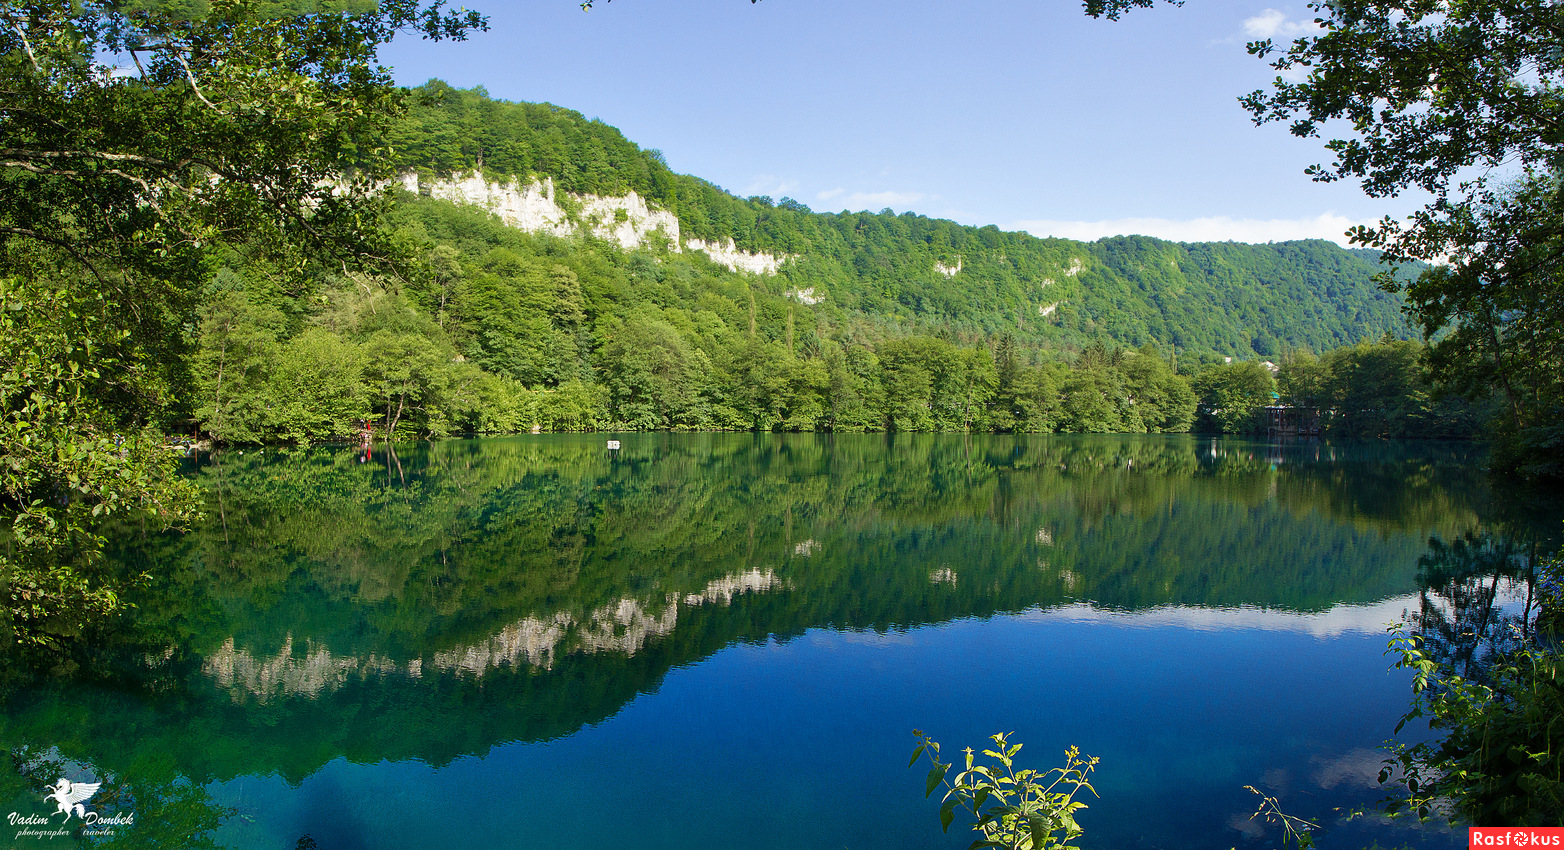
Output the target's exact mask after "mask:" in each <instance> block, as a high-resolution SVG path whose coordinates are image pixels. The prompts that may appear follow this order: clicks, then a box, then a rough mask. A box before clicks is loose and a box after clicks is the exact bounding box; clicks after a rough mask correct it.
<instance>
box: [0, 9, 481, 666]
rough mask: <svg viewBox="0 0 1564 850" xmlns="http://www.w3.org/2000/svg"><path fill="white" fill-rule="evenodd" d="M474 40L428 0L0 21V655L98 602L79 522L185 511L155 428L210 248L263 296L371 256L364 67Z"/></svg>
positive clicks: (92, 538)
mask: <svg viewBox="0 0 1564 850" xmlns="http://www.w3.org/2000/svg"><path fill="white" fill-rule="evenodd" d="M481 26H483V20H482V19H481V18H480V17H478V16H476V15H475V14H473V13H469V12H465V11H454V12H453V11H449V10H445V9H444V8H443V7H442V2H441V0H436V2H434V3H432V4H420V3H418V2H416V0H386V2H382V3H380V4H379V5H378V6H376V5H374V4H365V3H360V2H346V3H330V2H326V3H296V4H286V3H276V2H273V3H263V2H259V1H258V0H213V2H210V3H207V2H191V3H179V4H176V3H155V2H131V3H113V2H80V3H44V2H15V0H6V2H0V298H3V300H4V303H5V307H6V309H5V314H4V318H3V322H4V325H5V330H6V332H7V333H6V339H5V343H4V346H3V349H0V441H3V443H4V448H3V450H0V451H3V453H4V457H3V460H4V462H3V464H0V515H3V517H4V520H5V525H6V526H7V536H8V541H7V542H8V546H7V549H6V554H5V555H4V556H3V557H0V596H3V598H4V602H5V604H4V605H3V606H0V616H4V618H5V620H6V622H5V628H4V629H3V630H0V640H5V641H8V640H9V639H10V638H11V636H12V635H13V634H14V635H19V636H20V637H22V638H23V640H24V641H25V642H28V643H30V644H49V643H51V642H53V640H54V639H55V638H56V637H58V636H60V635H67V634H71V633H74V632H76V631H78V630H79V629H80V628H82V627H83V625H84V624H85V623H86V622H87V621H88V620H89V619H90V617H89V616H88V614H90V612H91V611H94V610H103V609H106V608H111V607H113V606H114V605H115V604H116V603H117V599H116V596H115V593H114V591H113V589H112V588H110V587H106V586H104V585H103V584H102V583H101V582H99V581H97V580H95V577H94V572H93V571H94V569H95V564H96V562H97V561H98V560H99V558H98V555H99V552H100V550H101V547H102V540H101V539H100V538H99V537H98V536H97V534H96V532H95V531H94V528H95V526H94V522H95V520H96V519H97V518H100V517H102V516H103V515H105V514H114V513H122V512H123V513H140V514H143V515H150V516H151V517H153V518H154V519H155V520H157V521H162V522H174V521H178V520H180V519H181V518H182V517H184V516H186V515H187V514H188V512H189V510H190V506H191V502H190V500H189V498H188V492H187V490H188V488H187V487H186V486H185V485H182V484H180V483H179V481H178V480H177V479H175V478H174V477H173V475H172V471H171V469H170V465H169V463H170V462H169V455H168V453H167V452H166V451H163V449H162V437H161V433H160V432H159V431H158V430H157V429H155V428H154V427H153V426H155V425H161V424H168V423H166V422H165V421H163V420H166V418H167V417H168V416H169V415H170V411H171V410H172V408H171V406H170V404H169V402H170V400H171V399H172V398H174V397H175V396H177V395H178V394H179V393H180V392H181V391H182V386H183V384H184V382H185V380H186V379H185V376H184V371H183V364H182V361H181V355H183V354H184V353H185V351H186V348H187V346H188V343H189V333H188V328H189V326H190V324H191V323H192V322H193V318H194V309H195V304H196V302H197V301H198V300H199V299H200V297H201V295H202V289H203V287H204V286H206V285H207V284H208V283H209V282H210V280H211V277H212V271H213V267H212V263H211V261H212V259H213V257H214V256H215V254H216V252H217V251H218V250H219V249H226V250H232V249H234V248H243V249H245V250H246V251H249V252H252V253H254V254H256V255H266V256H270V257H272V258H273V268H275V269H276V270H277V271H278V280H277V285H279V286H283V287H287V286H290V285H297V281H298V280H299V276H298V274H297V270H299V269H301V268H303V267H304V266H305V265H306V264H307V263H310V262H320V261H321V259H322V257H323V256H326V255H323V254H322V253H321V252H329V254H330V255H334V256H332V259H334V260H335V261H336V262H338V263H343V264H345V263H346V262H347V261H348V260H349V259H350V258H351V259H353V260H354V262H355V264H357V263H358V261H360V260H362V259H366V258H369V259H379V260H386V259H390V257H391V256H392V252H391V250H390V247H389V246H387V245H386V244H384V240H382V239H380V238H379V237H378V233H379V229H378V227H377V226H376V221H377V218H378V215H379V213H378V205H379V202H378V201H376V200H375V198H374V197H372V196H371V195H370V194H369V193H367V192H366V191H365V190H366V189H367V187H368V183H367V180H368V178H369V177H371V176H373V175H372V173H370V172H369V171H368V170H367V168H366V166H368V165H369V164H371V163H373V162H374V161H375V159H376V155H375V151H374V145H375V144H376V143H377V140H378V139H379V138H380V134H381V132H382V131H383V128H384V125H385V123H386V122H387V121H388V120H389V119H390V118H391V117H392V115H393V114H394V112H395V110H396V109H397V106H398V100H399V95H398V93H397V90H396V89H395V88H394V87H393V86H392V85H391V81H390V78H389V76H388V74H387V72H386V70H385V69H384V68H382V67H380V66H379V65H378V64H377V63H376V62H375V50H376V48H377V47H378V46H379V45H380V44H383V43H384V42H386V41H388V40H389V39H391V38H392V37H393V36H394V35H395V34H397V33H398V32H400V31H410V32H417V33H420V34H422V35H423V36H425V37H428V38H436V39H439V38H458V39H459V38H461V37H463V35H464V34H465V33H466V32H467V31H468V30H469V29H471V28H474V27H481ZM344 175H347V177H346V178H344ZM344 179H346V180H347V182H348V184H349V185H347V186H344V185H343V181H344ZM290 281H292V283H290Z"/></svg>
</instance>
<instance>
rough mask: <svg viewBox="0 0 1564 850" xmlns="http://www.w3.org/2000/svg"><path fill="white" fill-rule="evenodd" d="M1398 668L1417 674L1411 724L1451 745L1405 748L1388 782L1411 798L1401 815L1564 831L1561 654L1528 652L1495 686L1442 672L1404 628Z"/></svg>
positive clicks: (1512, 657) (1507, 659)
mask: <svg viewBox="0 0 1564 850" xmlns="http://www.w3.org/2000/svg"><path fill="white" fill-rule="evenodd" d="M1390 651H1391V652H1392V653H1394V654H1395V655H1397V656H1399V658H1398V660H1397V662H1396V666H1397V667H1400V668H1404V669H1409V670H1411V671H1412V673H1413V681H1412V690H1413V694H1414V698H1413V703H1412V708H1411V710H1410V711H1408V712H1407V714H1406V716H1405V717H1404V718H1403V719H1402V722H1401V724H1400V725H1398V726H1397V729H1396V731H1397V732H1400V731H1401V728H1402V727H1403V726H1405V725H1406V723H1408V722H1411V721H1413V720H1418V719H1427V721H1428V723H1429V726H1430V727H1431V728H1433V729H1435V730H1439V731H1442V732H1444V733H1445V734H1444V737H1443V738H1440V739H1438V740H1435V741H1429V742H1424V743H1420V744H1416V745H1413V746H1410V747H1409V746H1405V745H1398V747H1397V749H1396V750H1395V751H1394V758H1393V759H1392V760H1391V761H1390V762H1389V763H1387V765H1386V767H1385V768H1384V769H1383V770H1382V771H1381V772H1380V781H1381V782H1386V781H1389V780H1391V778H1392V776H1393V775H1394V776H1395V777H1396V778H1395V782H1396V783H1397V784H1398V785H1399V786H1400V787H1401V788H1403V789H1404V790H1405V794H1404V796H1402V797H1400V798H1398V799H1395V800H1392V801H1390V803H1389V804H1388V806H1387V808H1388V810H1389V811H1391V812H1393V813H1396V812H1400V813H1415V814H1416V815H1417V816H1418V817H1420V818H1428V817H1432V816H1435V815H1442V816H1445V817H1448V818H1449V819H1451V820H1452V821H1461V822H1465V823H1469V824H1472V825H1475V826H1564V783H1561V782H1560V779H1559V770H1560V764H1561V758H1564V753H1561V752H1560V748H1561V746H1564V723H1561V722H1560V718H1564V666H1561V661H1564V659H1561V657H1560V653H1559V651H1558V650H1557V649H1556V648H1544V647H1538V646H1528V647H1523V648H1522V649H1520V650H1518V651H1516V652H1514V653H1512V654H1509V655H1506V656H1503V657H1501V658H1499V659H1497V660H1496V662H1495V663H1494V664H1493V665H1492V667H1491V668H1490V677H1491V682H1492V683H1491V684H1482V683H1479V682H1475V681H1471V680H1469V679H1466V678H1463V677H1462V676H1460V675H1457V674H1454V673H1452V672H1450V671H1449V670H1447V669H1446V668H1444V667H1442V666H1441V665H1440V663H1439V662H1438V661H1437V660H1435V659H1434V658H1433V657H1432V656H1430V654H1429V653H1428V652H1427V651H1426V650H1425V648H1424V646H1423V644H1422V641H1421V640H1419V638H1418V637H1417V636H1415V635H1409V634H1407V633H1406V632H1404V631H1402V630H1401V629H1400V628H1399V627H1396V628H1395V629H1394V630H1393V631H1392V633H1391V650H1390Z"/></svg>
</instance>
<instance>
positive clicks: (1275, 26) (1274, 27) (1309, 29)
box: [1244, 9, 1320, 39]
mask: <svg viewBox="0 0 1564 850" xmlns="http://www.w3.org/2000/svg"><path fill="white" fill-rule="evenodd" d="M1319 30H1320V28H1319V26H1318V25H1316V24H1315V23H1314V21H1313V20H1307V21H1290V20H1288V19H1287V13H1286V12H1283V11H1281V10H1279V9H1266V10H1265V11H1264V12H1261V13H1260V14H1258V15H1255V16H1254V17H1252V18H1245V19H1244V35H1247V36H1249V37H1250V38H1254V39H1262V38H1278V37H1280V38H1286V39H1293V38H1298V37H1300V36H1306V35H1313V34H1314V33H1317V32H1319Z"/></svg>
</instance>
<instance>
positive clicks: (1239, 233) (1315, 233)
mask: <svg viewBox="0 0 1564 850" xmlns="http://www.w3.org/2000/svg"><path fill="white" fill-rule="evenodd" d="M1375 223H1376V222H1375V221H1374V220H1373V219H1350V218H1347V217H1346V216H1342V215H1337V214H1336V213H1333V212H1328V213H1321V214H1320V215H1317V216H1315V217H1313V218H1271V219H1254V218H1229V217H1228V216H1225V215H1223V216H1211V217H1209V218H1194V219H1171V218H1120V219H1111V220H1107V221H1055V220H1031V221H1018V222H1016V223H1015V224H1014V225H1013V227H1014V228H1015V229H1016V230H1025V231H1026V232H1028V233H1030V234H1032V235H1033V236H1057V237H1059V238H1060V239H1078V240H1080V241H1082V242H1094V241H1096V240H1098V239H1101V238H1103V237H1105V236H1128V235H1139V236H1155V237H1157V238H1158V239H1167V240H1170V241H1173V242H1286V241H1289V240H1292V239H1328V240H1330V241H1332V242H1335V243H1337V244H1338V245H1342V246H1346V245H1347V237H1346V232H1347V229H1348V228H1350V227H1352V226H1354V225H1358V224H1366V225H1371V224H1375Z"/></svg>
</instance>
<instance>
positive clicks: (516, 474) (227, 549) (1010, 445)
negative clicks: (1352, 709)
mask: <svg viewBox="0 0 1564 850" xmlns="http://www.w3.org/2000/svg"><path fill="white" fill-rule="evenodd" d="M624 444H625V445H624V448H623V449H622V450H620V451H618V452H613V453H611V452H609V451H607V450H606V449H605V448H604V446H603V440H602V439H601V438H599V437H595V436H591V437H589V436H580V437H573V436H563V435H548V436H535V437H520V438H508V439H494V440H467V441H460V440H458V441H448V442H442V443H436V444H432V445H424V446H418V447H400V448H399V449H398V451H397V453H396V454H395V456H392V455H390V454H389V453H385V452H377V457H376V458H375V462H374V463H360V462H359V459H358V456H357V454H356V453H354V452H351V451H333V450H310V451H302V452H298V453H293V454H278V453H274V452H267V453H265V454H264V455H262V454H258V453H250V454H248V455H245V456H239V455H238V454H237V453H224V454H222V455H221V456H218V457H214V458H210V459H207V460H205V461H203V462H202V463H201V464H200V465H199V467H197V468H195V469H193V470H192V474H193V475H195V476H196V478H197V479H198V480H199V481H200V483H201V485H202V487H203V488H204V490H205V491H206V493H207V495H208V508H207V512H206V516H205V518H204V519H203V520H202V521H201V523H200V524H199V525H198V526H197V527H196V528H194V529H192V530H191V531H190V532H189V533H187V534H184V535H177V536H176V535H170V536H161V537H142V536H141V535H140V534H139V533H138V532H136V531H134V530H130V529H127V530H126V531H125V533H124V534H123V535H122V536H121V539H120V547H119V550H118V552H117V557H118V559H119V560H120V562H121V563H122V564H123V566H124V568H125V569H126V570H145V571H147V572H150V573H151V574H153V575H155V576H157V577H158V579H157V581H156V583H155V584H154V586H151V587H148V588H146V589H144V591H143V592H142V593H141V594H140V596H139V598H137V599H136V600H135V602H136V604H137V605H138V609H137V615H136V622H135V628H136V630H137V634H138V635H139V636H140V640H141V649H140V651H141V652H144V653H147V654H145V655H143V656H140V657H144V658H148V659H151V660H150V661H148V662H147V663H146V664H145V665H144V672H143V673H142V674H140V675H141V678H142V679H144V684H143V685H141V686H139V687H140V689H139V690H137V689H135V688H132V689H131V690H129V691H126V690H125V689H123V688H120V689H116V690H114V691H107V690H102V689H97V688H95V687H93V686H91V685H89V684H78V683H71V682H56V683H53V684H51V685H49V686H48V687H47V688H46V689H44V690H42V691H38V692H33V693H31V694H23V695H18V696H16V697H15V698H13V700H12V704H11V705H10V706H9V708H8V713H7V715H6V717H7V720H6V722H7V723H8V725H9V732H10V733H12V739H13V740H27V741H33V742H41V743H42V745H43V746H54V745H57V744H58V743H59V742H61V741H72V740H73V741H82V742H92V743H91V745H90V746H91V748H92V749H93V752H90V753H86V752H84V753H82V754H80V756H81V757H83V758H87V757H90V758H91V759H93V760H94V761H95V762H98V763H103V764H105V765H110V766H112V765H120V766H123V765H125V764H130V763H133V762H134V759H135V758H136V757H138V754H144V753H152V752H158V753H163V754H166V755H167V757H169V758H171V759H172V760H173V763H174V764H176V765H177V767H178V772H179V773H180V774H181V775H183V776H185V777H188V778H190V779H191V780H193V781H195V782H198V783H206V782H211V781H214V780H223V779H229V778H233V777H236V776H242V775H248V774H269V773H273V772H276V773H280V774H281V775H282V776H284V777H286V778H288V779H289V780H290V781H298V780H299V779H301V778H302V777H304V776H307V775H309V774H310V773H311V772H313V771H315V770H316V769H318V768H319V767H320V766H321V765H322V764H324V763H326V762H328V761H330V760H332V759H335V758H338V757H340V756H343V755H346V756H347V757H348V758H349V759H350V760H353V761H359V762H375V761H380V760H397V759H408V758H416V759H420V760H422V761H424V762H427V763H429V764H431V765H435V766H439V765H443V764H446V763H448V762H450V761H451V760H452V759H455V758H458V757H461V756H467V755H482V754H484V753H486V752H488V751H489V750H490V748H492V747H494V746H495V745H497V744H502V743H506V742H512V741H539V740H548V739H553V738H558V737H561V736H566V735H570V734H572V733H573V732H575V731H576V730H578V729H580V728H581V727H582V726H583V725H585V724H591V723H596V722H599V721H601V720H603V719H605V718H607V717H610V716H612V715H613V714H615V713H616V712H618V711H619V710H620V709H621V707H623V706H624V705H625V704H626V703H628V702H629V701H630V700H632V699H634V698H635V697H636V696H637V695H639V694H643V693H648V692H650V691H653V690H655V689H656V688H657V687H658V684H659V682H660V681H661V680H662V677H663V676H664V675H665V674H666V673H667V672H668V671H669V670H670V669H673V668H675V667H677V666H680V665H685V664H690V663H693V662H696V661H699V660H701V659H703V658H707V657H709V656H711V655H712V654H714V653H716V652H718V651H720V650H721V649H723V648H724V647H726V646H730V645H732V644H734V643H739V642H764V641H766V640H768V639H770V638H776V639H781V640H787V639H790V638H792V637H794V636H797V635H800V634H802V633H804V632H805V631H806V630H808V629H811V628H832V629H847V630H873V631H878V632H885V631H890V630H898V629H906V628H912V627H916V626H920V625H923V624H929V623H942V622H947V621H950V620H953V619H957V618H968V617H987V616H990V615H993V614H996V613H1001V612H1020V611H1027V610H1036V611H1043V612H1045V611H1048V610H1051V609H1060V610H1061V613H1062V614H1068V613H1069V612H1072V611H1073V612H1077V613H1079V612H1081V611H1091V612H1107V613H1109V614H1112V615H1114V616H1117V614H1115V613H1114V612H1150V613H1152V614H1153V615H1155V613H1156V612H1159V611H1160V612H1164V613H1163V615H1162V616H1166V615H1167V612H1179V611H1185V612H1190V615H1191V616H1194V617H1196V618H1198V617H1203V616H1209V615H1208V614H1203V613H1202V612H1211V611H1215V610H1216V609H1233V610H1236V611H1244V610H1250V611H1263V612H1272V613H1267V614H1266V616H1268V617H1283V618H1285V617H1287V616H1291V615H1307V616H1306V617H1305V618H1304V620H1303V621H1308V619H1309V618H1313V620H1315V621H1323V619H1322V618H1329V616H1330V614H1331V612H1332V611H1333V610H1339V608H1338V606H1341V605H1343V604H1347V605H1367V604H1371V603H1379V602H1382V601H1383V600H1387V599H1392V598H1394V597H1400V596H1403V595H1406V594H1411V593H1414V592H1416V590H1417V588H1418V583H1417V577H1418V562H1419V557H1420V556H1423V555H1424V554H1426V552H1427V540H1428V538H1429V536H1430V535H1431V534H1438V535H1442V536H1444V537H1445V538H1453V537H1456V536H1459V535H1462V534H1465V533H1468V532H1476V531H1478V530H1480V529H1483V528H1485V524H1487V523H1490V522H1491V521H1492V517H1493V515H1494V509H1493V508H1492V506H1491V505H1490V504H1489V501H1488V499H1489V496H1488V486H1487V483H1486V479H1485V478H1484V477H1483V474H1482V473H1481V472H1480V470H1479V469H1478V466H1477V464H1476V462H1475V457H1474V452H1475V449H1473V448H1472V447H1469V446H1460V445H1456V446H1428V445H1423V446H1408V445H1400V444H1386V443H1378V444H1366V445H1362V446H1356V447H1354V446H1339V445H1338V446H1330V445H1325V446H1321V445H1318V444H1309V443H1305V444H1294V445H1289V446H1266V445H1264V444H1256V443H1249V442H1243V441H1233V440H1226V441H1218V442H1213V441H1211V440H1205V439H1201V440H1197V439H1194V438H1190V437H1154V436H1141V437H1053V438H1044V437H1037V438H1027V437H1016V438H1007V437H967V438H963V437H960V436H916V437H911V436H907V435H899V436H895V437H892V438H887V437H884V436H881V435H871V436H838V437H830V436H818V435H801V436H779V435H760V436H755V435H655V434H651V435H634V436H633V437H627V438H625V439H624ZM1062 606H1069V607H1067V608H1065V607H1062ZM1288 612H1291V614H1289V613H1288ZM1226 616H1228V615H1226V614H1220V615H1219V616H1217V617H1216V619H1217V620H1218V621H1220V620H1221V619H1222V617H1226ZM1374 616H1378V612H1375V615H1374ZM1214 627H1217V628H1220V627H1221V625H1220V622H1218V623H1217V625H1216V626H1214ZM67 706H73V707H76V708H75V709H67V708H66V707H67ZM123 729H137V730H140V731H139V732H138V734H137V735H135V736H125V735H122V734H120V732H119V731H117V730H123ZM192 729H196V730H201V731H200V734H198V735H195V734H187V732H186V731H185V730H192ZM105 742H117V743H105Z"/></svg>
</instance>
